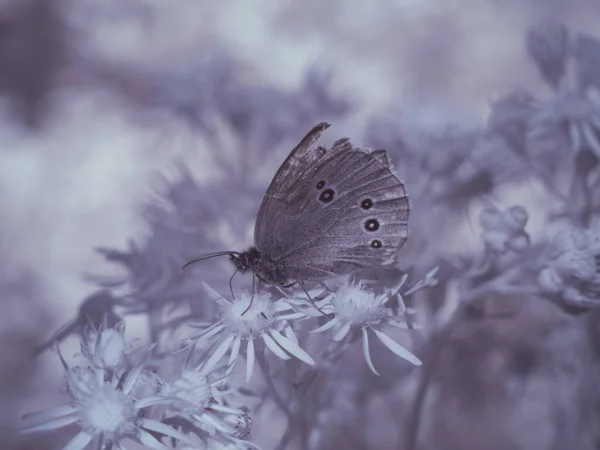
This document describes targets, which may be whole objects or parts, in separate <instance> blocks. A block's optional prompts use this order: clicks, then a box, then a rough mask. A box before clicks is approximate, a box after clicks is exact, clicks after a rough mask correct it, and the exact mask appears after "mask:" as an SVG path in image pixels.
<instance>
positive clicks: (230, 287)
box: [229, 269, 238, 300]
mask: <svg viewBox="0 0 600 450" xmlns="http://www.w3.org/2000/svg"><path fill="white" fill-rule="evenodd" d="M236 273H238V269H235V272H233V275H231V278H230V279H229V290H230V291H231V298H232V299H233V300H235V294H234V293H233V284H232V282H233V277H235V274H236Z"/></svg>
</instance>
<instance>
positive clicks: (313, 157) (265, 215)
mask: <svg viewBox="0 0 600 450" xmlns="http://www.w3.org/2000/svg"><path fill="white" fill-rule="evenodd" d="M329 126H330V125H329V124H328V123H325V122H322V123H319V124H318V125H316V126H315V127H313V129H312V130H310V131H309V132H308V133H307V134H306V136H304V138H302V140H301V141H300V143H299V144H298V145H297V146H296V147H295V148H294V149H293V150H292V151H291V153H290V154H289V156H288V157H287V158H286V160H285V161H284V162H283V164H282V165H281V167H279V170H278V171H277V173H276V174H275V176H274V177H273V181H271V184H270V185H269V188H268V189H267V192H266V193H265V196H264V197H263V201H262V203H261V205H260V209H259V211H258V216H257V219H256V226H255V227H254V243H255V245H256V247H257V248H258V249H259V250H260V251H265V250H268V249H269V243H270V242H272V239H273V236H274V234H273V222H274V220H275V218H276V217H281V215H282V214H283V215H285V213H286V212H287V211H290V213H296V212H297V211H294V208H293V199H292V198H290V197H293V195H294V187H295V186H296V185H297V184H298V182H299V181H300V180H301V179H302V178H306V177H310V176H311V172H313V171H314V170H316V168H317V167H318V164H317V162H318V161H319V160H320V159H321V158H322V157H323V156H324V155H325V151H326V150H325V148H323V147H317V146H316V145H315V143H316V141H317V140H318V139H319V137H320V136H321V133H322V132H323V131H325V130H326V129H327V128H329Z"/></svg>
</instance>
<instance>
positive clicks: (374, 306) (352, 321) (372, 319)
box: [304, 278, 421, 375]
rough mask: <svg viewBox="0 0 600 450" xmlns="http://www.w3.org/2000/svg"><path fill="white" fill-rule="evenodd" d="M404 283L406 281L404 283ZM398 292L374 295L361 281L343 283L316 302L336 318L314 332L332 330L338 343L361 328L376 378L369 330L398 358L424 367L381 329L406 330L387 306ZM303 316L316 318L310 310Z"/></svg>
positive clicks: (366, 357)
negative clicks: (388, 326)
mask: <svg viewBox="0 0 600 450" xmlns="http://www.w3.org/2000/svg"><path fill="white" fill-rule="evenodd" d="M404 281H405V278H404V279H403V280H402V282H404ZM398 290H399V288H395V289H392V290H391V291H389V292H385V293H383V294H381V295H375V293H374V292H373V291H372V290H370V289H367V288H366V287H365V286H364V285H363V283H362V282H358V283H352V282H348V283H346V284H343V285H341V286H340V287H339V288H338V290H337V292H335V293H331V294H329V295H327V296H326V297H325V298H324V299H323V300H321V301H319V302H317V306H319V308H320V309H321V310H322V311H323V312H325V313H326V314H334V317H333V318H332V319H331V320H329V321H328V322H326V323H325V324H324V325H323V326H321V327H319V328H317V329H316V330H313V331H312V332H313V333H319V332H323V331H326V330H330V329H331V330H333V331H334V334H333V339H334V340H335V341H341V340H342V339H344V338H345V337H346V335H347V334H348V332H349V331H350V329H351V328H353V327H355V328H360V329H361V332H362V345H363V353H364V356H365V360H366V362H367V365H368V366H369V368H370V369H371V371H373V373H375V374H377V375H379V373H378V372H377V370H375V367H374V366H373V363H372V361H371V355H370V352H369V332H370V331H371V332H373V333H374V334H375V336H377V338H378V339H379V340H380V341H381V342H382V343H383V344H384V345H385V346H386V347H387V348H389V349H390V350H391V351H392V352H394V353H395V354H396V355H398V356H400V357H401V358H404V359H405V360H407V361H409V362H410V363H412V364H414V365H417V366H419V365H421V360H420V359H419V358H417V357H416V356H415V355H413V354H412V353H411V352H409V351H408V350H407V349H405V348H404V347H403V346H401V345H400V344H398V343H397V342H396V341H394V340H392V339H391V338H390V337H389V336H388V335H386V334H385V333H383V332H382V331H381V330H380V328H381V327H382V326H383V325H386V324H388V325H392V326H394V327H397V328H407V325H406V324H405V323H401V322H398V321H397V320H395V319H394V318H393V316H392V313H391V311H390V309H389V308H388V307H386V306H385V304H386V303H387V302H388V300H389V299H390V297H391V296H392V295H396V293H397V291H398ZM304 313H305V314H306V315H308V316H316V314H315V313H314V312H312V311H311V310H310V309H307V310H306V311H305V312H304ZM317 313H318V311H317Z"/></svg>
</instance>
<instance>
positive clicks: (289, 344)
mask: <svg viewBox="0 0 600 450" xmlns="http://www.w3.org/2000/svg"><path fill="white" fill-rule="evenodd" d="M271 336H273V338H274V339H275V340H276V341H277V343H278V344H279V345H281V346H282V347H283V348H284V349H285V350H287V351H288V353H291V354H292V355H294V356H295V357H296V358H298V359H299V360H301V361H304V362H305V363H306V364H310V365H311V366H314V365H315V360H314V359H312V358H311V356H310V355H309V354H308V353H306V352H305V351H304V350H302V349H301V348H300V346H299V345H298V344H297V343H295V342H293V341H292V340H290V339H288V338H286V337H285V336H284V335H283V334H281V333H280V332H279V331H277V330H271Z"/></svg>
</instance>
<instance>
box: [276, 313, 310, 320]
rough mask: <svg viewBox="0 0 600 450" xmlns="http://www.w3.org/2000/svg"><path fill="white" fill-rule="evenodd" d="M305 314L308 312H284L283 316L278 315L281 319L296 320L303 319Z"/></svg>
mask: <svg viewBox="0 0 600 450" xmlns="http://www.w3.org/2000/svg"><path fill="white" fill-rule="evenodd" d="M305 316H306V314H304V313H300V312H297V313H289V314H282V315H281V316H277V318H278V319H279V320H296V319H301V318H303V317H305Z"/></svg>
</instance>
